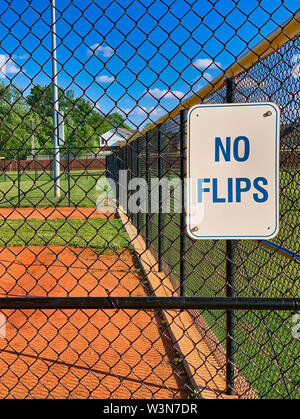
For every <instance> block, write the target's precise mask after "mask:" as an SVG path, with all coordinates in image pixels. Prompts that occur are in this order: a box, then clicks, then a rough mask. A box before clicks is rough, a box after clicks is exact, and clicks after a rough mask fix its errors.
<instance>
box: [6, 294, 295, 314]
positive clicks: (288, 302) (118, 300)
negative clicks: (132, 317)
mask: <svg viewBox="0 0 300 419" xmlns="http://www.w3.org/2000/svg"><path fill="white" fill-rule="evenodd" d="M228 308H230V309H231V310H243V311H245V310H260V311H261V310H266V311H270V310H274V311H275V310H278V311H300V298H256V297H254V298H253V297H252V298H251V297H250V298H244V297H241V298H227V297H150V296H146V297H132V296H127V297H111V296H109V297H9V298H7V297H0V309H27V310H28V309H39V310H40V309H48V310H49V309H105V310H106V309H108V310H109V309H111V310H119V309H133V310H151V309H159V310H181V309H184V310H192V309H194V310H227V309H228Z"/></svg>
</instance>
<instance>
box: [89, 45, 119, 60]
mask: <svg viewBox="0 0 300 419" xmlns="http://www.w3.org/2000/svg"><path fill="white" fill-rule="evenodd" d="M97 54H101V55H102V56H103V57H105V58H109V57H112V56H113V55H114V50H113V49H112V48H111V47H109V46H103V45H101V44H93V45H91V46H90V47H89V49H88V55H97Z"/></svg>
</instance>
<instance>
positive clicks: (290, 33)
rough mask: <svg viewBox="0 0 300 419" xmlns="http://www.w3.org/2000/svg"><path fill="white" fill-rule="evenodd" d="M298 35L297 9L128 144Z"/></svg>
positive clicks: (299, 23) (299, 26)
mask: <svg viewBox="0 0 300 419" xmlns="http://www.w3.org/2000/svg"><path fill="white" fill-rule="evenodd" d="M299 34H300V9H298V10H297V12H295V13H294V14H293V16H292V17H290V18H289V19H287V20H286V21H285V22H283V23H282V24H281V25H279V26H278V28H276V29H275V30H273V31H272V32H271V33H270V34H269V35H267V36H264V38H263V39H262V40H261V41H260V42H259V43H258V44H257V45H255V46H254V47H253V48H251V49H250V51H248V52H247V53H246V54H244V55H242V57H241V58H240V59H238V60H237V61H235V62H234V63H233V64H232V65H231V66H230V67H229V68H228V69H227V70H225V71H223V72H222V73H221V74H220V75H219V76H217V77H216V78H215V79H214V80H212V81H211V82H209V83H208V85H206V86H205V87H203V88H202V89H201V90H199V92H197V93H195V94H194V95H193V96H192V97H190V98H188V99H187V100H185V101H184V102H182V103H181V104H179V105H178V106H177V107H176V108H174V109H173V110H172V111H170V112H167V113H166V114H165V115H163V116H162V117H161V118H159V119H158V120H157V121H155V122H153V123H152V124H151V125H149V126H148V127H147V128H144V130H142V131H141V132H138V133H137V134H136V135H135V136H133V137H132V138H131V139H130V141H129V142H128V143H131V142H132V141H135V140H136V139H137V138H139V137H141V136H142V135H144V134H145V133H146V132H147V131H151V130H152V129H153V128H155V127H157V126H158V125H159V124H162V123H164V122H166V121H167V120H168V119H172V118H174V117H175V116H177V115H178V114H179V113H180V111H181V110H182V109H189V108H191V107H192V106H194V105H196V104H198V103H199V102H201V101H202V100H203V99H205V98H206V97H207V96H208V95H209V94H211V93H213V92H216V91H218V90H219V89H220V88H221V87H223V86H224V84H225V83H226V79H228V78H235V77H238V76H240V75H241V74H242V73H244V72H245V71H247V70H249V69H250V68H251V67H253V66H254V65H255V64H256V63H258V62H259V61H261V60H263V59H264V58H266V57H267V56H269V55H271V54H273V53H274V52H276V51H277V50H278V49H279V48H281V47H282V46H284V45H285V44H286V43H287V42H289V41H291V40H292V39H293V38H295V37H297V36H298V35H299ZM128 143H124V144H122V145H121V146H120V147H121V148H122V147H124V146H126V144H128Z"/></svg>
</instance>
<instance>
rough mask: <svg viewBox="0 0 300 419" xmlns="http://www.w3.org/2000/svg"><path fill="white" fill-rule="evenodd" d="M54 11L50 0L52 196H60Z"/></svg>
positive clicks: (52, 0)
mask: <svg viewBox="0 0 300 419" xmlns="http://www.w3.org/2000/svg"><path fill="white" fill-rule="evenodd" d="M55 15H56V13H55V0H51V33H52V90H53V98H52V101H53V102H52V103H53V155H54V168H53V169H54V170H53V172H54V196H55V197H57V198H59V197H60V152H59V144H58V142H59V141H58V126H57V124H58V111H59V106H58V85H57V53H56V16H55Z"/></svg>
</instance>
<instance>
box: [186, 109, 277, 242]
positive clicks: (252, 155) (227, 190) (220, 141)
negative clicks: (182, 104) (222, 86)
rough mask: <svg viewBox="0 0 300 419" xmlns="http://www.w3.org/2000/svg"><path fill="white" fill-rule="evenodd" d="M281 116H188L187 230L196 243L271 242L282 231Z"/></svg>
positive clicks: (207, 112)
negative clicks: (244, 240)
mask: <svg viewBox="0 0 300 419" xmlns="http://www.w3.org/2000/svg"><path fill="white" fill-rule="evenodd" d="M279 137H280V110H279V108H278V107H277V106H276V105H275V104H273V103H246V104H221V105H196V106H194V107H193V108H191V109H190V111H189V113H188V156H187V161H188V168H187V169H188V170H187V173H188V182H187V229H188V233H189V235H190V236H191V237H192V238H194V239H271V238H272V237H274V236H276V234H277V233H278V230H279Z"/></svg>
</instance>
